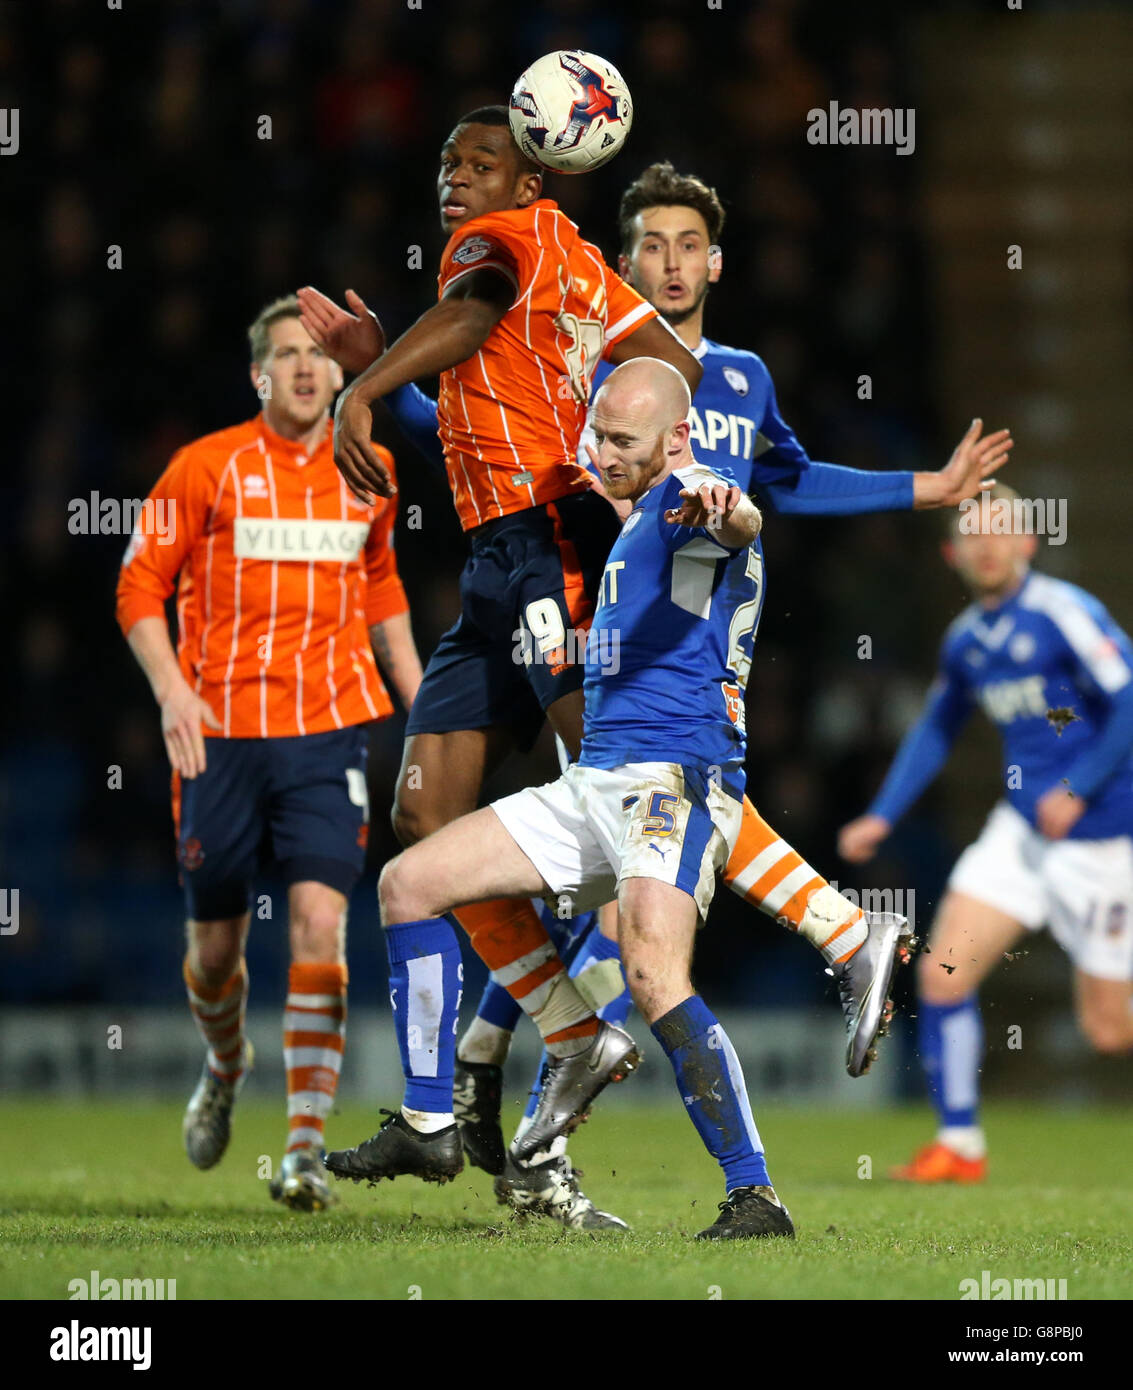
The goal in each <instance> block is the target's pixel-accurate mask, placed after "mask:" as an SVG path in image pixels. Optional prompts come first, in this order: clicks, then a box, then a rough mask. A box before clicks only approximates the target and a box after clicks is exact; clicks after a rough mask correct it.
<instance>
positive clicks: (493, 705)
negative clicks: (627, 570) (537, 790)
mask: <svg viewBox="0 0 1133 1390" xmlns="http://www.w3.org/2000/svg"><path fill="white" fill-rule="evenodd" d="M620 527H621V523H620V522H619V521H618V517H617V513H616V512H615V511H614V509H613V507H611V506H610V504H609V502H607V501H606V499H605V498H604V497H601V496H599V494H598V493H596V492H578V493H574V494H572V495H571V496H569V497H562V498H560V499H559V500H558V501H557V502H547V503H544V505H543V506H540V507H530V508H528V509H527V510H526V511H522V512H513V513H512V514H511V515H510V516H502V517H498V518H497V519H496V520H495V521H487V522H485V523H484V525H483V526H477V527H476V528H475V529H474V530H472V531H470V532H469V533H468V535H469V541H470V543H471V546H472V554H471V555H470V556H469V557H468V562H467V564H466V565H465V566H464V570H463V572H462V573H461V576H460V617H459V619H458V620H457V622H456V623H455V624H454V626H453V627H450V628H449V630H448V631H447V632H446V633H445V635H444V636H443V637H442V638H441V640H440V642H439V643H438V644H437V648H436V651H434V652H433V655H432V656H431V657H430V658H429V664H428V665H427V666H426V668H425V676H424V679H423V680H422V682H421V688H420V689H419V690H418V692H417V698H416V699H415V700H414V701H413V708H412V709H411V710H410V713H409V719H408V722H407V724H406V729H405V734H406V737H407V738H409V737H412V735H414V734H445V733H451V732H453V731H454V730H457V729H487V728H490V727H491V726H493V725H497V724H500V725H505V726H507V727H509V728H510V729H511V730H512V732H513V735H514V737H515V740H516V744H517V746H518V747H519V748H520V749H521V750H523V751H526V750H527V749H529V748H530V747H531V746H532V744H533V743H534V742H535V740H536V738H537V737H538V735H539V730H540V729H541V728H542V725H543V717H544V711H545V710H546V709H547V707H548V705H551V704H553V703H554V702H555V701H556V700H557V699H559V698H560V697H561V696H563V695H567V694H569V693H570V692H571V691H572V690H580V689H581V688H582V678H583V665H582V660H583V652H582V644H583V642H584V640H585V638H584V637H583V636H582V634H584V633H585V631H587V630H588V629H589V627H590V621H591V619H592V618H593V616H594V610H595V608H596V606H597V599H598V587H599V585H600V584H601V582H602V572H603V570H604V569H605V565H606V559H607V557H608V556H609V553H610V549H611V547H612V546H613V544H614V541H615V540H616V539H617V535H618V531H619V529H620Z"/></svg>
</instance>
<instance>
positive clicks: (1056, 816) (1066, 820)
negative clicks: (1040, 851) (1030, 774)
mask: <svg viewBox="0 0 1133 1390" xmlns="http://www.w3.org/2000/svg"><path fill="white" fill-rule="evenodd" d="M1085 810H1086V803H1085V802H1084V801H1083V800H1082V798H1081V797H1080V796H1075V795H1074V793H1073V792H1072V791H1070V790H1069V788H1067V787H1064V786H1058V787H1051V789H1050V790H1049V791H1046V792H1043V794H1042V796H1040V797H1039V799H1038V802H1037V803H1036V805H1035V824H1036V825H1037V826H1038V828H1039V833H1040V834H1041V835H1045V836H1046V838H1047V839H1048V840H1064V839H1065V838H1066V836H1067V835H1069V834H1070V832H1071V830H1073V829H1074V827H1075V826H1076V825H1077V824H1078V822H1079V820H1081V818H1082V815H1083V813H1084V812H1085Z"/></svg>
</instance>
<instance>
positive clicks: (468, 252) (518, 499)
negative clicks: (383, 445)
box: [437, 198, 657, 530]
mask: <svg viewBox="0 0 1133 1390" xmlns="http://www.w3.org/2000/svg"><path fill="white" fill-rule="evenodd" d="M483 269H491V270H495V271H498V272H499V273H500V274H502V275H504V276H506V277H507V278H508V279H509V280H510V281H511V283H512V285H513V286H514V288H515V302H514V303H513V304H512V305H511V307H510V309H508V311H507V313H506V314H505V315H504V316H503V318H502V319H500V321H499V323H497V324H496V326H495V327H494V328H493V329H492V331H491V333H490V334H489V335H488V338H487V341H486V342H485V343H484V345H483V347H481V348H480V350H479V351H478V352H476V353H474V354H473V356H471V357H470V358H468V360H467V361H465V362H461V363H460V364H459V365H458V366H456V367H453V368H451V369H450V370H449V371H447V372H442V373H441V378H440V395H439V397H438V400H437V425H438V433H439V435H440V438H441V443H442V445H443V446H444V453H445V466H446V468H447V470H448V478H449V484H450V486H451V487H452V495H453V501H454V502H455V504H456V510H457V515H458V516H459V517H460V524H461V525H462V526H463V527H464V529H465V530H468V529H469V528H470V527H473V526H479V525H481V524H482V523H483V522H485V521H490V520H491V519H492V518H493V517H497V516H507V515H508V514H509V513H511V512H518V511H522V510H524V509H525V508H527V507H535V506H539V505H540V504H541V503H544V502H553V501H554V500H555V499H556V498H558V497H566V496H568V495H569V494H570V493H572V492H585V491H586V490H587V489H588V488H589V487H590V486H591V482H592V480H591V477H590V474H589V473H588V472H587V470H586V469H585V468H583V467H581V466H580V464H579V462H578V457H577V455H578V444H579V439H580V437H581V434H582V430H583V426H584V425H585V423H586V408H587V403H588V401H589V399H590V378H591V375H592V373H593V370H594V367H595V365H596V364H597V362H598V360H599V359H600V358H601V357H603V356H605V355H606V354H607V351H608V349H609V348H610V347H611V346H613V344H615V343H619V342H621V340H622V339H623V338H626V337H628V336H629V334H631V333H632V332H633V331H634V330H635V329H636V328H639V327H640V326H641V325H642V324H643V323H645V322H646V320H648V319H651V318H656V316H657V311H656V309H654V308H653V306H652V305H651V304H649V303H648V302H647V301H646V300H644V299H642V297H641V296H640V295H639V294H638V293H637V291H636V290H633V289H631V288H630V287H629V286H628V285H627V284H626V283H625V281H624V280H622V279H621V278H620V276H618V275H616V274H615V273H614V272H613V271H612V270H611V269H610V268H609V266H608V265H607V264H606V262H605V261H604V260H603V258H602V253H601V252H600V251H599V250H598V248H597V247H596V246H592V245H591V244H590V242H588V241H584V240H583V239H582V237H581V236H580V235H579V232H578V228H577V227H576V226H575V224H574V223H573V222H572V221H571V220H570V218H568V217H567V216H566V215H565V214H564V213H562V212H560V211H559V209H558V207H557V205H556V204H555V203H553V202H552V201H551V200H550V199H549V198H540V199H539V200H538V201H537V202H535V203H532V204H531V205H530V206H529V207H526V208H512V209H509V210H508V211H507V212H490V213H485V214H484V215H483V216H481V217H475V218H473V219H472V220H471V221H470V222H469V223H468V225H467V226H466V227H460V228H458V229H457V231H455V232H454V233H453V234H452V236H451V237H450V238H449V242H448V245H447V246H446V247H445V250H444V255H443V256H442V258H441V269H440V274H439V276H438V277H437V290H438V296H440V297H443V295H444V293H445V291H446V290H447V289H448V287H449V286H450V285H452V284H455V283H456V281H457V280H459V279H460V278H461V277H462V276H464V275H469V274H471V273H472V272H473V271H475V270H483Z"/></svg>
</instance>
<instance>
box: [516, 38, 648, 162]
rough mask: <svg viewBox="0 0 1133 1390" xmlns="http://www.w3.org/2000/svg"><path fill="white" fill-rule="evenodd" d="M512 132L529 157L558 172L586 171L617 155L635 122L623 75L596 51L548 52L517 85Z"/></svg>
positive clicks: (530, 68)
mask: <svg viewBox="0 0 1133 1390" xmlns="http://www.w3.org/2000/svg"><path fill="white" fill-rule="evenodd" d="M508 115H509V119H510V121H511V133H512V135H513V136H514V137H515V142H516V144H517V145H518V146H519V148H520V149H521V150H522V151H523V153H524V154H525V155H527V157H528V158H529V159H533V160H534V161H535V163H536V164H539V165H542V167H543V168H544V169H550V170H552V171H553V172H554V173H556V174H586V173H589V171H590V170H591V169H599V168H601V166H602V165H603V164H606V163H608V162H609V161H610V160H611V159H613V157H614V155H616V154H617V152H618V151H619V150H620V149H621V147H622V145H623V144H624V142H625V138H626V136H627V135H628V134H629V128H630V125H631V124H632V122H633V101H632V99H631V98H630V94H629V88H628V87H627V86H626V84H625V82H624V80H623V78H622V75H621V73H620V72H618V70H617V68H616V67H614V65H613V63H608V62H607V61H606V59H605V58H599V57H598V55H597V54H596V53H584V52H583V51H582V50H581V49H566V50H560V51H559V52H557V53H548V54H545V55H544V57H542V58H540V59H538V61H537V62H534V63H532V64H531V66H530V67H529V68H528V69H527V71H526V72H524V73H523V74H522V76H521V77H520V78H519V80H518V82H516V84H515V87H514V88H513V89H512V94H511V102H510V103H509V107H508Z"/></svg>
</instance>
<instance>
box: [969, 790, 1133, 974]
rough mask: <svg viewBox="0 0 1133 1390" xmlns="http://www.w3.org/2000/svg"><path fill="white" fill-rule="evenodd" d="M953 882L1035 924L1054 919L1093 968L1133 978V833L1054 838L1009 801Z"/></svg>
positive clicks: (1054, 928) (1058, 932)
mask: <svg viewBox="0 0 1133 1390" xmlns="http://www.w3.org/2000/svg"><path fill="white" fill-rule="evenodd" d="M948 886H949V888H952V889H955V891H956V892H957V893H966V894H967V895H968V896H969V897H972V898H978V899H979V900H980V902H984V903H987V904H988V905H989V906H991V907H997V908H999V910H1000V911H1001V912H1006V913H1008V914H1009V915H1010V916H1012V917H1014V918H1015V920H1016V921H1017V922H1022V924H1023V925H1024V926H1025V927H1027V928H1028V929H1029V930H1031V931H1036V930H1037V929H1038V928H1039V927H1042V926H1049V927H1050V930H1051V933H1052V935H1053V936H1054V939H1055V940H1056V941H1057V942H1058V944H1059V945H1060V946H1061V947H1062V949H1063V950H1064V951H1065V952H1066V954H1067V955H1068V956H1069V957H1070V959H1071V960H1072V961H1073V962H1074V964H1075V965H1076V966H1077V967H1078V969H1079V970H1083V971H1085V973H1086V974H1087V975H1096V976H1098V978H1099V979H1103V980H1129V979H1133V836H1129V835H1118V836H1116V837H1115V838H1113V839H1110V840H1048V839H1046V838H1045V837H1044V836H1042V835H1040V834H1039V832H1038V831H1037V830H1035V829H1034V828H1033V827H1032V826H1031V825H1030V824H1029V823H1028V822H1027V821H1026V820H1025V819H1024V817H1023V816H1021V815H1020V814H1019V812H1018V811H1016V810H1015V808H1014V807H1013V806H1010V805H1009V804H1008V803H1007V802H1005V801H1001V802H1000V803H999V804H998V805H997V806H996V807H995V809H994V810H993V811H992V813H991V815H990V816H988V818H987V822H986V824H985V825H984V828H983V830H982V831H981V832H980V837H979V839H978V840H977V841H976V842H975V843H974V844H972V845H969V846H968V848H967V849H966V850H965V851H964V853H963V854H962V855H961V856H960V858H959V859H958V860H957V861H956V867H955V868H954V869H953V870H952V875H951V877H950V878H949V880H948Z"/></svg>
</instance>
